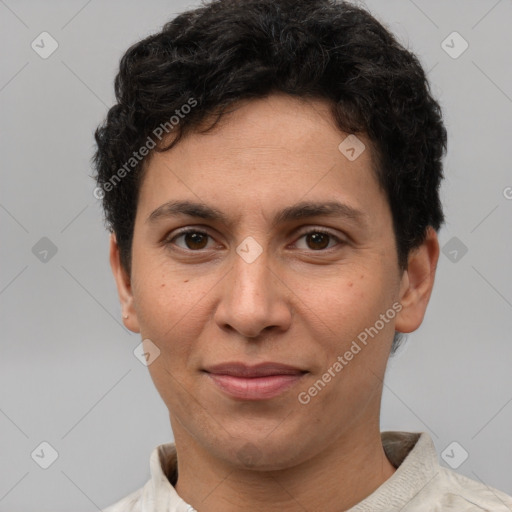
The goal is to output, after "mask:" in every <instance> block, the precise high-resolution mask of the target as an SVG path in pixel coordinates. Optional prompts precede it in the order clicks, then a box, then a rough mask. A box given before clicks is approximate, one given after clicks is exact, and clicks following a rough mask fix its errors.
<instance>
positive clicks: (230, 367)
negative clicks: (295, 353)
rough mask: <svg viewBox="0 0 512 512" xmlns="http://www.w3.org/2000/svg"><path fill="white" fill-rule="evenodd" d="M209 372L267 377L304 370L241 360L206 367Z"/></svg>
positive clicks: (234, 375)
mask: <svg viewBox="0 0 512 512" xmlns="http://www.w3.org/2000/svg"><path fill="white" fill-rule="evenodd" d="M205 371H206V372H208V373H213V374H216V375H231V376H233V377H245V378H251V377H267V376H269V375H300V374H302V373H305V371H304V370H301V369H300V368H296V367H293V366H290V365H287V364H280V363H260V364H255V365H248V364H245V363H239V362H229V363H221V364H217V365H214V366H210V367H208V368H205Z"/></svg>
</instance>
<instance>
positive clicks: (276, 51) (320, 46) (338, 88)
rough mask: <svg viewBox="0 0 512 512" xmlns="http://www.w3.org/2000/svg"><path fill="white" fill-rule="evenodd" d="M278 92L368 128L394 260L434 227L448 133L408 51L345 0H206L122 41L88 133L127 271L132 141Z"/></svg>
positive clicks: (135, 186) (132, 211)
mask: <svg viewBox="0 0 512 512" xmlns="http://www.w3.org/2000/svg"><path fill="white" fill-rule="evenodd" d="M277 92H279V93H285V94H289V95H292V96H299V97H305V98H306V97H307V98H312V99H314V98H318V99H324V100H327V101H328V102H329V103H330V104H331V106H332V115H333V118H334V120H335V121H336V123H337V126H338V127H339V129H340V130H341V131H343V132H345V133H353V134H357V133H364V134H366V135H367V136H368V137H369V139H370V140H371V143H372V148H373V150H374V157H375V160H376V162H378V165H376V174H377V179H378V181H379V183H380V185H381V187H382V188H383V190H384V191H385V193H386V195H387V198H388V201H389V204H390V208H391V212H392V216H393V227H394V233H395V237H396V247H397V254H398V262H399V266H400V268H401V269H405V268H406V267H407V257H408V254H409V252H410V251H411V249H413V248H415V247H418V246H419V245H420V244H421V243H422V242H423V241H424V239H425V235H426V232H427V228H428V226H432V227H433V228H434V229H435V230H436V231H437V230H439V228H440V226H441V225H442V223H443V221H444V215H443V211H442V206H441V201H440V199H439V187H440V182H441V180H442V178H443V172H442V157H443V156H444V153H445V152H446V140H447V136H446V130H445V127H444V125H443V122H442V114H441V109H440V107H439V104H438V103H437V102H436V101H435V99H434V98H433V97H432V95H431V91H430V87H429V84H428V81H427V79H426V76H425V73H424V71H423V69H422V66H421V65H420V63H419V61H418V59H417V57H416V56H415V55H414V54H413V53H411V52H410V51H408V50H406V49H405V48H404V47H403V46H402V45H401V44H400V43H398V42H397V40H396V39H395V38H394V37H393V35H392V34H391V33H390V32H389V31H388V30H387V29H386V28H384V26H383V25H382V24H381V23H379V22H378V21H377V20H376V19H375V18H374V17H373V16H372V15H371V14H370V13H369V12H367V11H366V10H364V9H362V8H359V7H356V6H355V5H352V4H350V3H348V2H336V1H335V0H214V1H211V2H209V3H205V4H203V5H201V6H200V7H198V8H197V9H194V10H190V11H187V12H184V13H182V14H180V15H179V16H177V17H176V18H174V19H173V20H172V21H170V22H168V23H166V24H165V25H164V27H163V29H162V30H161V31H160V32H158V33H156V34H154V35H151V36H149V37H147V38H145V39H143V40H142V41H140V42H138V43H136V44H134V45H133V46H131V47H130V48H129V49H128V50H127V51H126V53H125V54H124V56H123V57H122V59H121V63H120V70H119V73H118V74H117V76H116V79H115V93H116V99H117V104H115V105H114V106H113V107H112V108H111V109H110V110H109V112H108V114H107V117H106V120H105V122H104V123H103V124H102V125H101V126H100V127H99V128H98V129H97V130H96V133H95V138H96V142H97V151H96V153H95V155H94V159H93V160H94V165H95V169H96V172H97V173H96V176H95V178H96V181H97V189H95V190H96V192H97V197H102V198H103V208H104V211H105V217H106V223H107V225H108V227H109V229H110V230H111V231H113V232H114V233H115V234H116V238H117V242H118V245H119V249H120V255H121V262H122V264H123V266H124V267H125V269H126V270H127V271H128V272H130V268H131V257H130V255H131V245H132V238H133V228H134V222H135V215H136V209H137V200H138V191H139V188H140V184H141V178H142V175H143V168H144V162H145V161H146V157H144V158H142V157H141V156H139V154H138V153H135V152H134V150H137V149H138V148H144V147H146V151H144V152H143V151H141V152H140V154H141V155H144V154H145V153H146V154H147V148H151V149H150V151H153V150H154V151H161V150H167V149H170V147H172V146H173V145H175V144H176V143H177V142H178V141H179V140H180V139H181V137H183V135H185V134H186V133H187V132H188V131H189V130H197V129H199V126H200V124H202V122H203V121H204V120H206V119H207V117H209V116H210V115H211V114H216V116H217V118H216V120H217V121H218V120H219V119H220V117H221V116H222V114H223V113H225V112H226V110H227V107H228V106H230V105H233V104H234V103H235V102H237V101H239V100H247V99H252V98H261V97H265V96H268V95H269V94H271V93H277ZM192 105H193V106H194V108H192V107H191V106H192ZM185 106H187V108H186V109H185ZM185 113H186V115H183V114H185ZM173 118H174V119H176V120H177V121H174V120H173ZM214 124H216V122H215V123H214ZM211 127H213V125H212V126H211ZM211 127H210V128H211ZM163 129H165V132H166V133H170V131H171V130H172V132H173V133H174V134H175V137H173V140H172V142H171V143H170V144H168V145H167V146H162V144H161V143H157V141H156V140H155V137H157V134H158V137H157V138H158V139H159V141H160V140H165V138H164V139H161V134H163ZM159 141H158V142H159ZM151 142H152V143H153V144H152V145H150V143H151ZM153 148H154V149H153ZM135 155H136V156H137V158H135ZM128 162H129V165H127V163H128ZM397 345H398V340H397V338H395V343H394V349H396V347H397Z"/></svg>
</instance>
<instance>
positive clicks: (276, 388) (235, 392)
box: [208, 373, 304, 400]
mask: <svg viewBox="0 0 512 512" xmlns="http://www.w3.org/2000/svg"><path fill="white" fill-rule="evenodd" d="M303 375H304V374H302V373H301V374H293V375H268V376H266V377H252V378H246V377H234V376H233V375H219V374H213V373H208V376H209V377H210V378H211V379H212V380H213V382H215V384H216V385H217V386H218V387H219V388H220V389H221V390H222V391H224V393H226V394H228V395H230V396H231V397H233V398H239V399H242V400H267V399H269V398H274V397H276V396H278V395H280V394H281V393H284V392H285V391H286V390H287V389H289V388H290V387H292V386H293V385H294V384H295V383H296V382H298V381H299V380H300V379H301V377H302V376H303Z"/></svg>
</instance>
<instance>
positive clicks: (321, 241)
mask: <svg viewBox="0 0 512 512" xmlns="http://www.w3.org/2000/svg"><path fill="white" fill-rule="evenodd" d="M303 238H304V239H305V242H306V245H308V246H309V247H306V249H308V248H309V249H312V250H314V251H321V250H323V249H330V248H331V247H332V245H331V246H329V243H330V241H332V240H335V241H336V242H337V243H341V240H340V239H339V238H338V237H337V236H334V235H333V234H332V233H328V232H327V231H320V230H318V229H315V230H312V231H308V232H307V233H303V234H302V236H301V237H300V238H299V240H301V239H303ZM334 245H336V244H334ZM299 249H304V247H299Z"/></svg>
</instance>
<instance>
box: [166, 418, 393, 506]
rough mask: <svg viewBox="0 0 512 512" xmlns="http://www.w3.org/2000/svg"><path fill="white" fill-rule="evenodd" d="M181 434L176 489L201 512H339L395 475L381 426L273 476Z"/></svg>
mask: <svg viewBox="0 0 512 512" xmlns="http://www.w3.org/2000/svg"><path fill="white" fill-rule="evenodd" d="M362 430H364V432H363V431H362ZM181 434H183V432H181V431H180V429H177V431H175V441H176V449H177V452H178V481H177V484H176V486H175V488H176V491H177V492H178V494H179V495H180V496H181V498H182V499H184V500H185V501H186V502H188V503H190V504H191V505H192V506H193V507H194V508H196V510H198V512H202V511H203V510H208V512H221V511H222V512H235V511H239V510H244V511H247V512H256V511H258V512H259V511H261V510H265V511H268V512H274V511H275V512H277V511H279V512H292V511H293V512H295V511H299V510H300V511H303V510H322V511H325V512H340V511H344V510H348V509H350V508H351V507H353V506H354V505H356V504H357V503H359V502H360V501H362V500H364V499H365V498H366V497H367V496H369V495H370V494H371V493H372V492H374V491H375V490H376V489H377V488H378V487H379V486H380V485H382V484H383V483H384V482H385V481H386V480H387V479H388V478H389V477H390V476H391V475H392V474H393V473H394V471H395V468H394V467H393V465H392V464H391V463H390V462H389V460H388V459H387V458H386V455H385V453H384V449H383V447H382V442H381V437H380V431H379V428H378V423H377V425H373V427H372V428H371V432H369V431H368V428H366V429H359V430H356V431H355V432H353V433H350V434H347V435H343V436H340V437H339V438H338V439H336V440H334V442H333V443H331V444H330V445H328V446H326V448H325V449H324V450H323V451H322V452H320V453H317V454H316V455H315V456H314V457H313V458H310V459H308V460H306V461H304V462H302V463H300V464H298V465H296V466H293V467H288V468H285V469H279V470H274V471H258V470H247V469H240V468H239V467H236V466H233V465H230V464H229V463H227V462H226V461H220V460H218V459H216V458H212V457H211V456H210V455H209V454H208V453H207V452H205V450H204V448H202V447H201V446H200V445H199V444H197V442H196V440H195V439H193V438H192V437H190V436H186V435H185V436H182V435H181Z"/></svg>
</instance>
